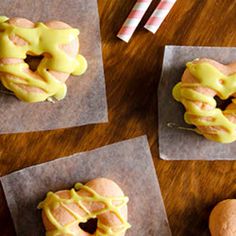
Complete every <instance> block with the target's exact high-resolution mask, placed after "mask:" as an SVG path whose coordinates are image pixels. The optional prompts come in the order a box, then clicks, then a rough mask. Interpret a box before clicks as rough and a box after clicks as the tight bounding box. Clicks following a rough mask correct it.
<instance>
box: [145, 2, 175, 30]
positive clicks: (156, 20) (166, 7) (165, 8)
mask: <svg viewBox="0 0 236 236" xmlns="http://www.w3.org/2000/svg"><path fill="white" fill-rule="evenodd" d="M175 2H176V0H161V2H160V3H159V4H158V5H157V8H156V10H155V11H154V12H153V13H152V15H151V17H150V18H149V19H148V21H147V23H146V24H145V26H144V28H146V29H147V30H149V31H151V32H152V33H153V34H155V33H156V32H157V30H158V29H159V27H160V26H161V24H162V22H163V21H164V20H165V18H166V16H167V15H168V13H169V12H170V10H171V8H172V7H173V6H174V4H175Z"/></svg>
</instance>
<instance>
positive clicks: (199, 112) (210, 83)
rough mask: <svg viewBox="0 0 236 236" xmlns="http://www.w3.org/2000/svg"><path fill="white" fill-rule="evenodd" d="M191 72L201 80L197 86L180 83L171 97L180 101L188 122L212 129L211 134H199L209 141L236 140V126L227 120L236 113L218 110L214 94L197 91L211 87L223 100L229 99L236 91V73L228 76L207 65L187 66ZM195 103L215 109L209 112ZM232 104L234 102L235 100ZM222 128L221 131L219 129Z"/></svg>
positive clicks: (223, 141) (193, 64)
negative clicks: (227, 115) (227, 116)
mask: <svg viewBox="0 0 236 236" xmlns="http://www.w3.org/2000/svg"><path fill="white" fill-rule="evenodd" d="M187 68H188V70H189V72H190V73H191V74H192V75H193V76H194V77H195V78H196V79H197V80H198V81H199V82H198V83H182V82H180V83H178V84H177V85H175V87H174V89H173V91H172V94H173V97H174V98H175V99H176V100H177V101H179V102H181V103H182V104H183V105H184V107H185V108H186V112H185V115H184V119H185V122H186V123H188V124H192V125H195V126H208V127H209V126H210V127H211V131H209V130H208V132H201V131H200V130H198V129H196V132H198V133H200V134H202V135H204V136H205V137H206V138H208V139H210V140H213V141H216V142H221V143H231V142H233V141H235V140H236V124H234V123H233V122H231V121H230V120H229V119H227V118H226V117H225V114H229V115H230V114H232V115H235V114H236V110H225V111H222V110H220V109H219V108H216V106H217V103H216V101H215V99H214V97H212V96H211V95H205V94H202V93H200V92H198V91H196V90H194V89H195V88H197V87H204V88H210V89H212V90H214V91H216V93H217V95H218V96H219V97H220V98H221V99H222V100H225V99H228V98H229V97H230V96H232V95H233V94H234V93H235V92H236V73H235V74H232V75H229V76H226V75H224V74H223V73H221V72H220V71H219V70H218V69H217V68H216V67H214V66H213V65H211V64H210V63H207V62H202V63H193V62H189V63H187ZM194 102H201V103H202V104H209V105H210V106H211V107H212V109H210V110H207V109H204V108H202V107H199V106H197V105H196V104H195V103H194ZM232 102H233V103H236V102H235V99H232ZM218 128H221V129H218Z"/></svg>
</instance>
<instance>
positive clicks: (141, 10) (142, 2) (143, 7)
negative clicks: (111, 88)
mask: <svg viewBox="0 0 236 236" xmlns="http://www.w3.org/2000/svg"><path fill="white" fill-rule="evenodd" d="M151 2H152V0H138V1H137V2H136V4H135V5H134V7H133V9H132V11H131V12H130V14H129V16H128V18H127V19H126V21H125V23H124V24H123V26H122V27H121V29H120V31H119V33H118V34H117V37H118V38H120V39H121V40H123V41H125V42H126V43H128V42H129V40H130V38H131V37H132V35H133V33H134V31H135V29H136V28H137V26H138V25H139V23H140V21H141V20H142V18H143V16H144V14H145V12H146V11H147V9H148V7H149V6H150V4H151Z"/></svg>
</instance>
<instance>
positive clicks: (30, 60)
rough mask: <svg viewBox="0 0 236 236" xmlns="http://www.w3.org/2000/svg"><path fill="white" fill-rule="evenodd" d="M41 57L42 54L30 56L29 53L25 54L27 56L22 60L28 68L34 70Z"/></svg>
mask: <svg viewBox="0 0 236 236" xmlns="http://www.w3.org/2000/svg"><path fill="white" fill-rule="evenodd" d="M43 58H44V56H42V55H40V56H31V55H28V54H27V57H26V59H25V60H24V61H25V63H27V64H28V65H29V68H30V70H32V71H33V72H35V71H36V70H37V68H38V66H39V64H40V62H41V61H42V59H43Z"/></svg>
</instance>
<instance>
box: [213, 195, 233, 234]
mask: <svg viewBox="0 0 236 236" xmlns="http://www.w3.org/2000/svg"><path fill="white" fill-rule="evenodd" d="M209 229H210V232H211V236H235V235H236V199H228V200H224V201H222V202H220V203H218V204H217V205H216V206H215V208H214V209H213V210H212V212H211V214H210V218H209Z"/></svg>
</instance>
